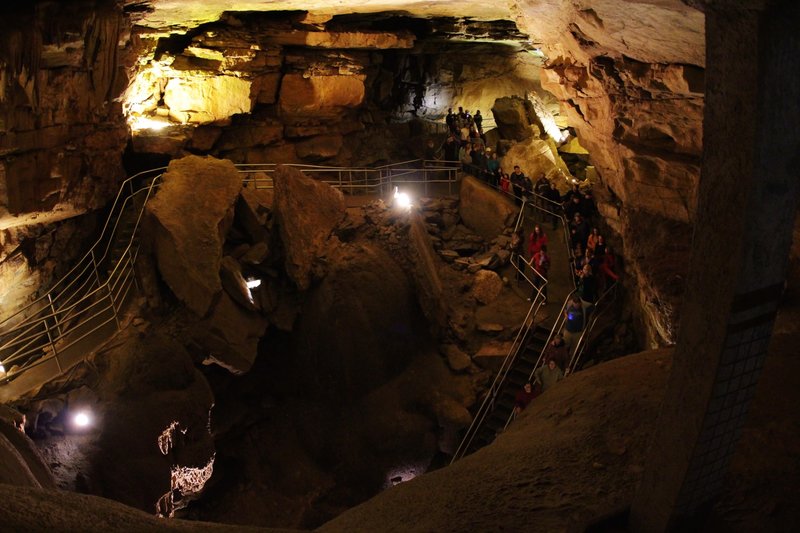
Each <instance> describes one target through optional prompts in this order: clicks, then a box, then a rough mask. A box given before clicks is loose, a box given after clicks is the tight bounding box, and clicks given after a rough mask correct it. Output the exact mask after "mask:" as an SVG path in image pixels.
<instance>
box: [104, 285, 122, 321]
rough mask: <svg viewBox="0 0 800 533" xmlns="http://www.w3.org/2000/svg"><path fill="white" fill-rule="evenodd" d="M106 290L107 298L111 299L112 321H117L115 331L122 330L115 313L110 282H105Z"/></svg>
mask: <svg viewBox="0 0 800 533" xmlns="http://www.w3.org/2000/svg"><path fill="white" fill-rule="evenodd" d="M106 290H107V291H108V299H109V300H110V301H111V313H112V314H113V315H114V322H116V323H117V331H122V327H121V326H120V324H119V316H118V315H117V302H116V301H115V300H114V294H113V293H112V292H111V283H106Z"/></svg>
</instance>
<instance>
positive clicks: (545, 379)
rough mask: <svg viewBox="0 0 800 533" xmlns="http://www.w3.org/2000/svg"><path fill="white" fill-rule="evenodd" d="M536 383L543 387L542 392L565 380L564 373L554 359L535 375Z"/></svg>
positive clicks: (541, 367)
mask: <svg viewBox="0 0 800 533" xmlns="http://www.w3.org/2000/svg"><path fill="white" fill-rule="evenodd" d="M533 377H534V383H537V384H539V385H541V386H542V392H545V391H546V390H547V389H549V388H550V387H552V386H553V385H555V384H556V383H557V382H559V381H561V380H562V379H564V372H562V371H561V369H560V368H558V366H557V365H556V362H555V360H554V359H550V360H549V361H547V364H546V365H544V366H540V367H539V368H537V369H536V372H534V373H533Z"/></svg>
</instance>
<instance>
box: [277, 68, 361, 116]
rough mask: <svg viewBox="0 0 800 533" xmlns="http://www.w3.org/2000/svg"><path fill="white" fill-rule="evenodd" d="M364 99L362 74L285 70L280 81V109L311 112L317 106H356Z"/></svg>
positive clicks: (319, 108) (331, 108)
mask: <svg viewBox="0 0 800 533" xmlns="http://www.w3.org/2000/svg"><path fill="white" fill-rule="evenodd" d="M363 101H364V77H363V76H320V77H310V78H307V77H304V76H301V75H299V74H288V75H286V76H284V77H283V81H282V82H281V98H280V106H281V111H282V112H284V113H288V114H298V115H303V114H312V113H316V112H319V111H320V110H326V109H327V111H328V112H331V111H335V110H336V108H339V107H356V106H358V105H359V104H361V103H362V102H363Z"/></svg>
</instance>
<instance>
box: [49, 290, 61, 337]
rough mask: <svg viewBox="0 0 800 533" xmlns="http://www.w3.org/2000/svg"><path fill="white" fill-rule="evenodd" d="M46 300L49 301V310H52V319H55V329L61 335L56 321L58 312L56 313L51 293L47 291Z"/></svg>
mask: <svg viewBox="0 0 800 533" xmlns="http://www.w3.org/2000/svg"><path fill="white" fill-rule="evenodd" d="M47 301H48V302H50V310H51V311H52V312H53V320H55V321H56V331H57V332H58V335H59V337H60V336H61V335H62V333H61V326H60V325H59V323H58V314H57V313H56V306H55V305H53V295H52V294H50V293H49V292H48V293H47Z"/></svg>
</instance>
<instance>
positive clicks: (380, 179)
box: [0, 160, 460, 383]
mask: <svg viewBox="0 0 800 533" xmlns="http://www.w3.org/2000/svg"><path fill="white" fill-rule="evenodd" d="M290 166H294V167H297V168H300V169H302V170H303V171H304V172H306V173H308V174H312V175H314V174H319V175H324V174H326V173H327V174H335V176H336V178H335V179H330V178H329V179H323V180H320V181H326V182H328V183H330V184H331V185H332V186H334V187H337V188H340V189H343V190H350V191H353V190H356V189H360V188H367V189H369V190H371V191H376V190H377V191H384V190H387V187H388V190H391V187H392V186H394V184H395V183H424V184H425V186H426V189H427V186H428V184H429V183H448V185H449V187H452V184H453V183H455V182H456V181H457V180H458V178H459V171H460V169H459V168H457V167H444V166H440V162H438V161H433V162H431V161H424V160H411V161H403V162H401V163H393V164H388V165H382V166H380V167H374V168H370V167H324V166H316V165H304V164H293V165H290ZM236 167H237V170H238V171H239V172H240V174H242V175H243V176H244V177H243V186H248V185H249V184H251V183H252V184H253V185H254V187H255V188H259V187H258V185H259V179H257V178H255V176H254V175H253V174H254V173H256V172H263V173H264V174H266V175H267V176H268V179H267V180H261V181H264V183H263V184H262V185H263V186H264V188H272V178H271V174H272V173H273V172H274V170H275V168H276V167H277V164H242V165H236ZM166 169H167V167H160V168H154V169H149V170H145V171H143V172H139V173H137V174H135V175H133V176H131V177H129V178H127V179H125V180H124V181H123V182H122V183H121V184H120V188H119V191H118V192H117V195H116V197H115V198H114V201H113V203H112V205H111V208H110V209H109V214H108V216H107V218H106V220H105V223H104V225H103V228H102V230H101V231H100V236H99V237H98V238H97V240H96V241H95V242H94V244H93V245H92V246H91V247H90V248H89V250H88V251H87V252H86V253H85V254H84V255H83V256H82V257H81V259H80V260H79V261H78V262H77V263H76V264H75V265H74V266H73V267H72V268H71V269H70V270H69V271H68V272H67V274H66V275H65V276H63V277H62V278H60V279H59V280H57V281H56V282H55V283H54V284H53V285H52V286H51V287H50V289H49V290H47V291H46V292H45V293H43V294H42V295H41V296H40V297H38V298H36V299H35V300H33V301H32V302H30V303H29V304H28V305H26V306H24V307H23V308H21V309H19V310H17V311H16V312H14V313H13V314H12V315H10V316H9V317H6V318H5V319H4V320H2V321H0V330H2V329H3V328H4V327H6V328H7V329H6V331H4V332H2V333H0V364H2V365H9V366H10V365H12V364H13V365H15V366H16V367H17V368H16V369H14V372H13V374H12V373H9V372H7V373H6V374H5V376H4V377H3V378H2V381H0V383H8V382H9V381H10V380H11V379H14V378H16V377H18V376H20V375H21V374H22V373H24V372H25V371H27V370H29V369H31V368H34V367H36V366H38V365H40V364H42V363H44V362H46V361H49V360H51V359H55V361H56V364H57V365H58V368H59V370H60V371H61V370H62V368H61V362H60V360H59V358H58V356H59V353H63V352H64V350H66V349H67V348H69V347H71V346H73V345H75V344H76V343H77V342H80V341H81V340H83V339H84V338H86V337H87V336H89V335H91V334H93V333H94V332H96V331H97V330H99V329H100V328H102V327H104V326H105V325H106V324H108V323H110V322H112V321H114V322H115V323H116V327H117V329H118V330H119V329H121V325H120V316H119V314H120V311H121V309H120V307H121V306H122V305H123V303H124V302H125V299H126V298H127V295H128V294H129V292H130V289H131V287H132V286H133V285H134V283H135V276H134V265H135V262H136V259H137V257H138V253H139V245H138V243H137V242H136V237H137V234H138V231H139V228H140V226H141V221H142V216H143V215H144V210H145V208H146V206H147V203H148V201H149V200H150V198H151V197H152V195H153V194H154V191H155V190H156V189H157V188H158V187H159V185H160V183H159V180H160V178H161V176H162V175H163V171H164V170H166ZM442 171H445V172H446V174H445V178H440V177H439V176H438V174H440V173H441V172H442ZM434 173H435V174H434ZM345 174H346V178H345ZM411 178H417V179H413V180H412V179H411ZM139 181H144V182H145V184H144V185H143V186H141V187H138V188H135V185H136V184H137V182H139ZM128 190H129V191H130V193H127V191H128ZM140 194H143V195H144V199H143V201H142V204H141V206H138V207H137V206H136V205H135V204H136V197H137V195H140ZM131 209H133V210H134V211H133V212H134V214H135V217H136V219H135V222H134V223H133V227H132V229H131V234H130V236H129V237H128V241H127V243H119V242H118V243H117V244H124V249H123V250H122V252H121V254H120V255H119V257H117V258H116V259H115V260H114V261H115V262H114V264H113V265H107V267H108V271H107V272H106V273H102V274H101V271H100V269H101V268H103V265H105V263H106V262H107V261H110V260H111V259H112V256H111V250H112V249H113V244H114V243H115V239H117V238H119V234H118V232H119V229H120V223H121V219H122V216H123V214H124V213H129V212H130V210H131ZM105 314H109V315H110V316H108V317H106V316H105ZM98 317H100V318H101V319H102V320H101V322H100V323H95V322H96V321H97V319H98ZM88 326H93V327H90V328H89V329H88V331H82V328H85V327H88ZM76 334H77V337H76ZM37 355H38V356H39V357H37ZM17 363H18V364H17ZM10 370H12V369H11V368H7V371H10Z"/></svg>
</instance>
